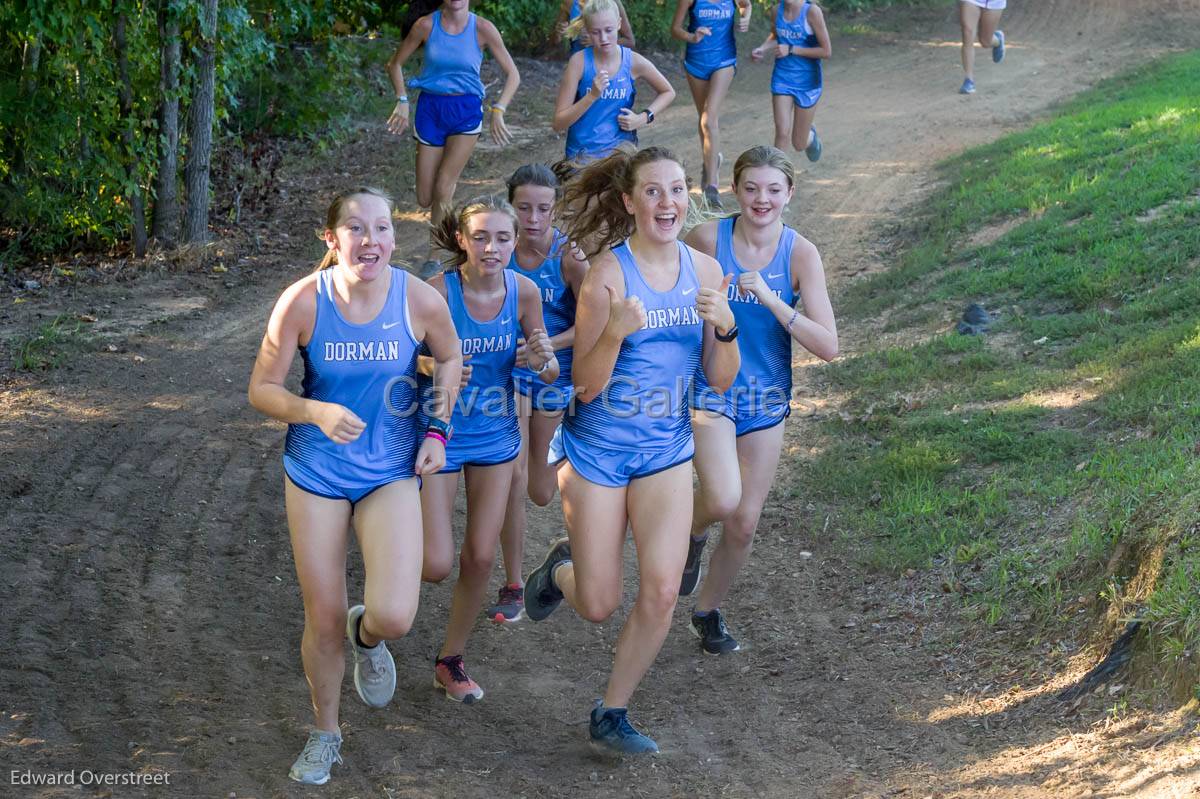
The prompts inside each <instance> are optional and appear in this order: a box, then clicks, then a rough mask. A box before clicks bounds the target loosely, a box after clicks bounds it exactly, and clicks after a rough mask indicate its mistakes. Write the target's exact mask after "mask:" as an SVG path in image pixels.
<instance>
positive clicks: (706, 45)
mask: <svg viewBox="0 0 1200 799" xmlns="http://www.w3.org/2000/svg"><path fill="white" fill-rule="evenodd" d="M735 17H737V6H736V5H735V4H734V2H733V0H695V2H694V3H692V8H691V10H690V11H689V13H688V32H689V33H695V31H696V28H709V29H711V30H712V33H711V34H710V35H708V36H705V37H704V38H703V39H701V40H700V41H699V42H697V43H695V44H693V43H691V42H688V44H687V47H686V49H685V50H684V57H683V65H684V67H686V68H688V71H689V72H691V73H692V74H695V75H711V74H712V72H713V70H717V69H722V68H723V67H731V66H733V65H734V64H736V63H737V42H736V40H735V39H734V33H733V21H734V19H735Z"/></svg>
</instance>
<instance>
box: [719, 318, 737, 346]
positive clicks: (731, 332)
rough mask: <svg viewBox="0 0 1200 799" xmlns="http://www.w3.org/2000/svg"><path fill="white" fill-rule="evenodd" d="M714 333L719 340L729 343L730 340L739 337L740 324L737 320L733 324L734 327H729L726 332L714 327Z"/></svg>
mask: <svg viewBox="0 0 1200 799" xmlns="http://www.w3.org/2000/svg"><path fill="white" fill-rule="evenodd" d="M713 335H714V336H716V338H717V341H723V342H725V343H726V344H728V343H729V342H731V341H733V340H734V339H735V338H737V337H738V326H737V323H736V322H735V323H734V325H733V327H731V328H729V329H728V330H726V331H725V333H724V334H722V333H721V331H720V330H717V329H716V328H715V327H714V328H713Z"/></svg>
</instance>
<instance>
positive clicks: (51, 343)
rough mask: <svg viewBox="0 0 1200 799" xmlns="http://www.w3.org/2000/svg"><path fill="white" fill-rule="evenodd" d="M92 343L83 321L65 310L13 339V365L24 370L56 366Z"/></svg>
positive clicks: (37, 369) (34, 370) (39, 369)
mask: <svg viewBox="0 0 1200 799" xmlns="http://www.w3.org/2000/svg"><path fill="white" fill-rule="evenodd" d="M90 346H91V344H90V339H88V337H87V336H86V335H85V334H84V332H83V323H82V322H80V321H79V320H78V319H76V318H75V317H74V316H72V315H70V314H62V315H61V316H56V317H55V318H54V319H52V320H50V321H49V322H46V323H45V324H42V325H40V326H39V327H38V328H37V329H36V330H34V331H33V332H32V333H30V334H29V335H27V336H23V337H20V338H18V339H17V340H16V341H14V342H13V345H12V350H13V367H14V368H15V369H17V370H18V371H22V372H36V371H45V370H47V369H55V368H57V367H59V366H62V365H63V363H65V362H66V360H67V359H68V358H69V357H70V356H71V355H72V354H74V353H77V352H81V351H84V350H86V349H89V348H90Z"/></svg>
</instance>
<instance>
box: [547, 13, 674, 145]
mask: <svg viewBox="0 0 1200 799" xmlns="http://www.w3.org/2000/svg"><path fill="white" fill-rule="evenodd" d="M619 19H620V15H619V13H618V6H617V3H616V2H615V0H588V2H587V3H586V4H585V5H584V7H583V14H582V16H580V18H579V20H578V21H577V23H575V25H578V26H579V28H580V29H581V30H586V31H587V33H588V41H589V42H590V46H589V47H587V48H586V49H584V50H581V51H580V52H578V53H575V54H574V55H572V56H571V58H570V60H568V61H567V66H566V69H564V70H563V76H562V82H561V83H560V84H559V87H558V100H557V102H556V103H555V106H554V125H553V127H554V132H555V133H562V132H563V131H566V132H567V147H566V157H567V160H569V161H574V162H577V163H584V162H587V161H591V160H595V159H597V158H603V157H604V156H606V155H608V154H609V153H611V152H613V151H614V150H615V149H616V148H617V147H618V146H619V145H620V144H622V143H623V142H629V143H631V144H637V132H638V131H639V130H640V129H642V128H644V127H646V126H647V125H649V124H650V123H651V122H653V121H654V118H655V116H656V115H657V114H660V113H662V110H663V109H664V108H666V107H667V106H668V105H670V104H671V102H672V101H673V100H674V99H675V90H674V89H673V88H671V84H670V83H669V82H668V81H667V79H666V78H664V77H663V75H662V73H661V72H659V71H658V68H657V67H655V66H654V64H652V63H650V61H648V60H647V59H646V58H643V57H642V56H640V55H638V54H637V53H635V52H633V51H632V50H630V49H629V48H627V47H622V46H621V45H619V44H617V30H618V27H619V25H620V22H619ZM574 32H575V31H574V28H573V27H572V33H574ZM638 79H641V80H644V81H646V82H647V83H648V84H650V88H652V89H654V91H655V92H656V93H657V96H656V97H655V98H654V101H653V102H651V103H650V104H649V105H648V106H647V107H646V108H644V109H642V110H640V111H634V110H633V108H634V103H635V102H636V99H637V87H636V85H635V84H636V82H637V81H638Z"/></svg>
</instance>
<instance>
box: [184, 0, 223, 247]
mask: <svg viewBox="0 0 1200 799" xmlns="http://www.w3.org/2000/svg"><path fill="white" fill-rule="evenodd" d="M197 50H198V51H199V54H200V55H199V57H198V58H197V59H196V85H195V87H194V89H193V91H192V104H191V107H190V108H189V109H188V149H187V167H186V168H185V170H184V181H185V183H186V184H187V215H186V219H185V226H186V229H185V230H184V238H185V240H187V241H190V242H202V241H205V240H207V239H208V201H209V197H208V178H209V167H210V165H211V162H212V143H213V121H214V118H215V107H214V104H215V100H216V80H217V0H204V5H203V7H202V8H201V11H200V41H199V45H198V47H197Z"/></svg>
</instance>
